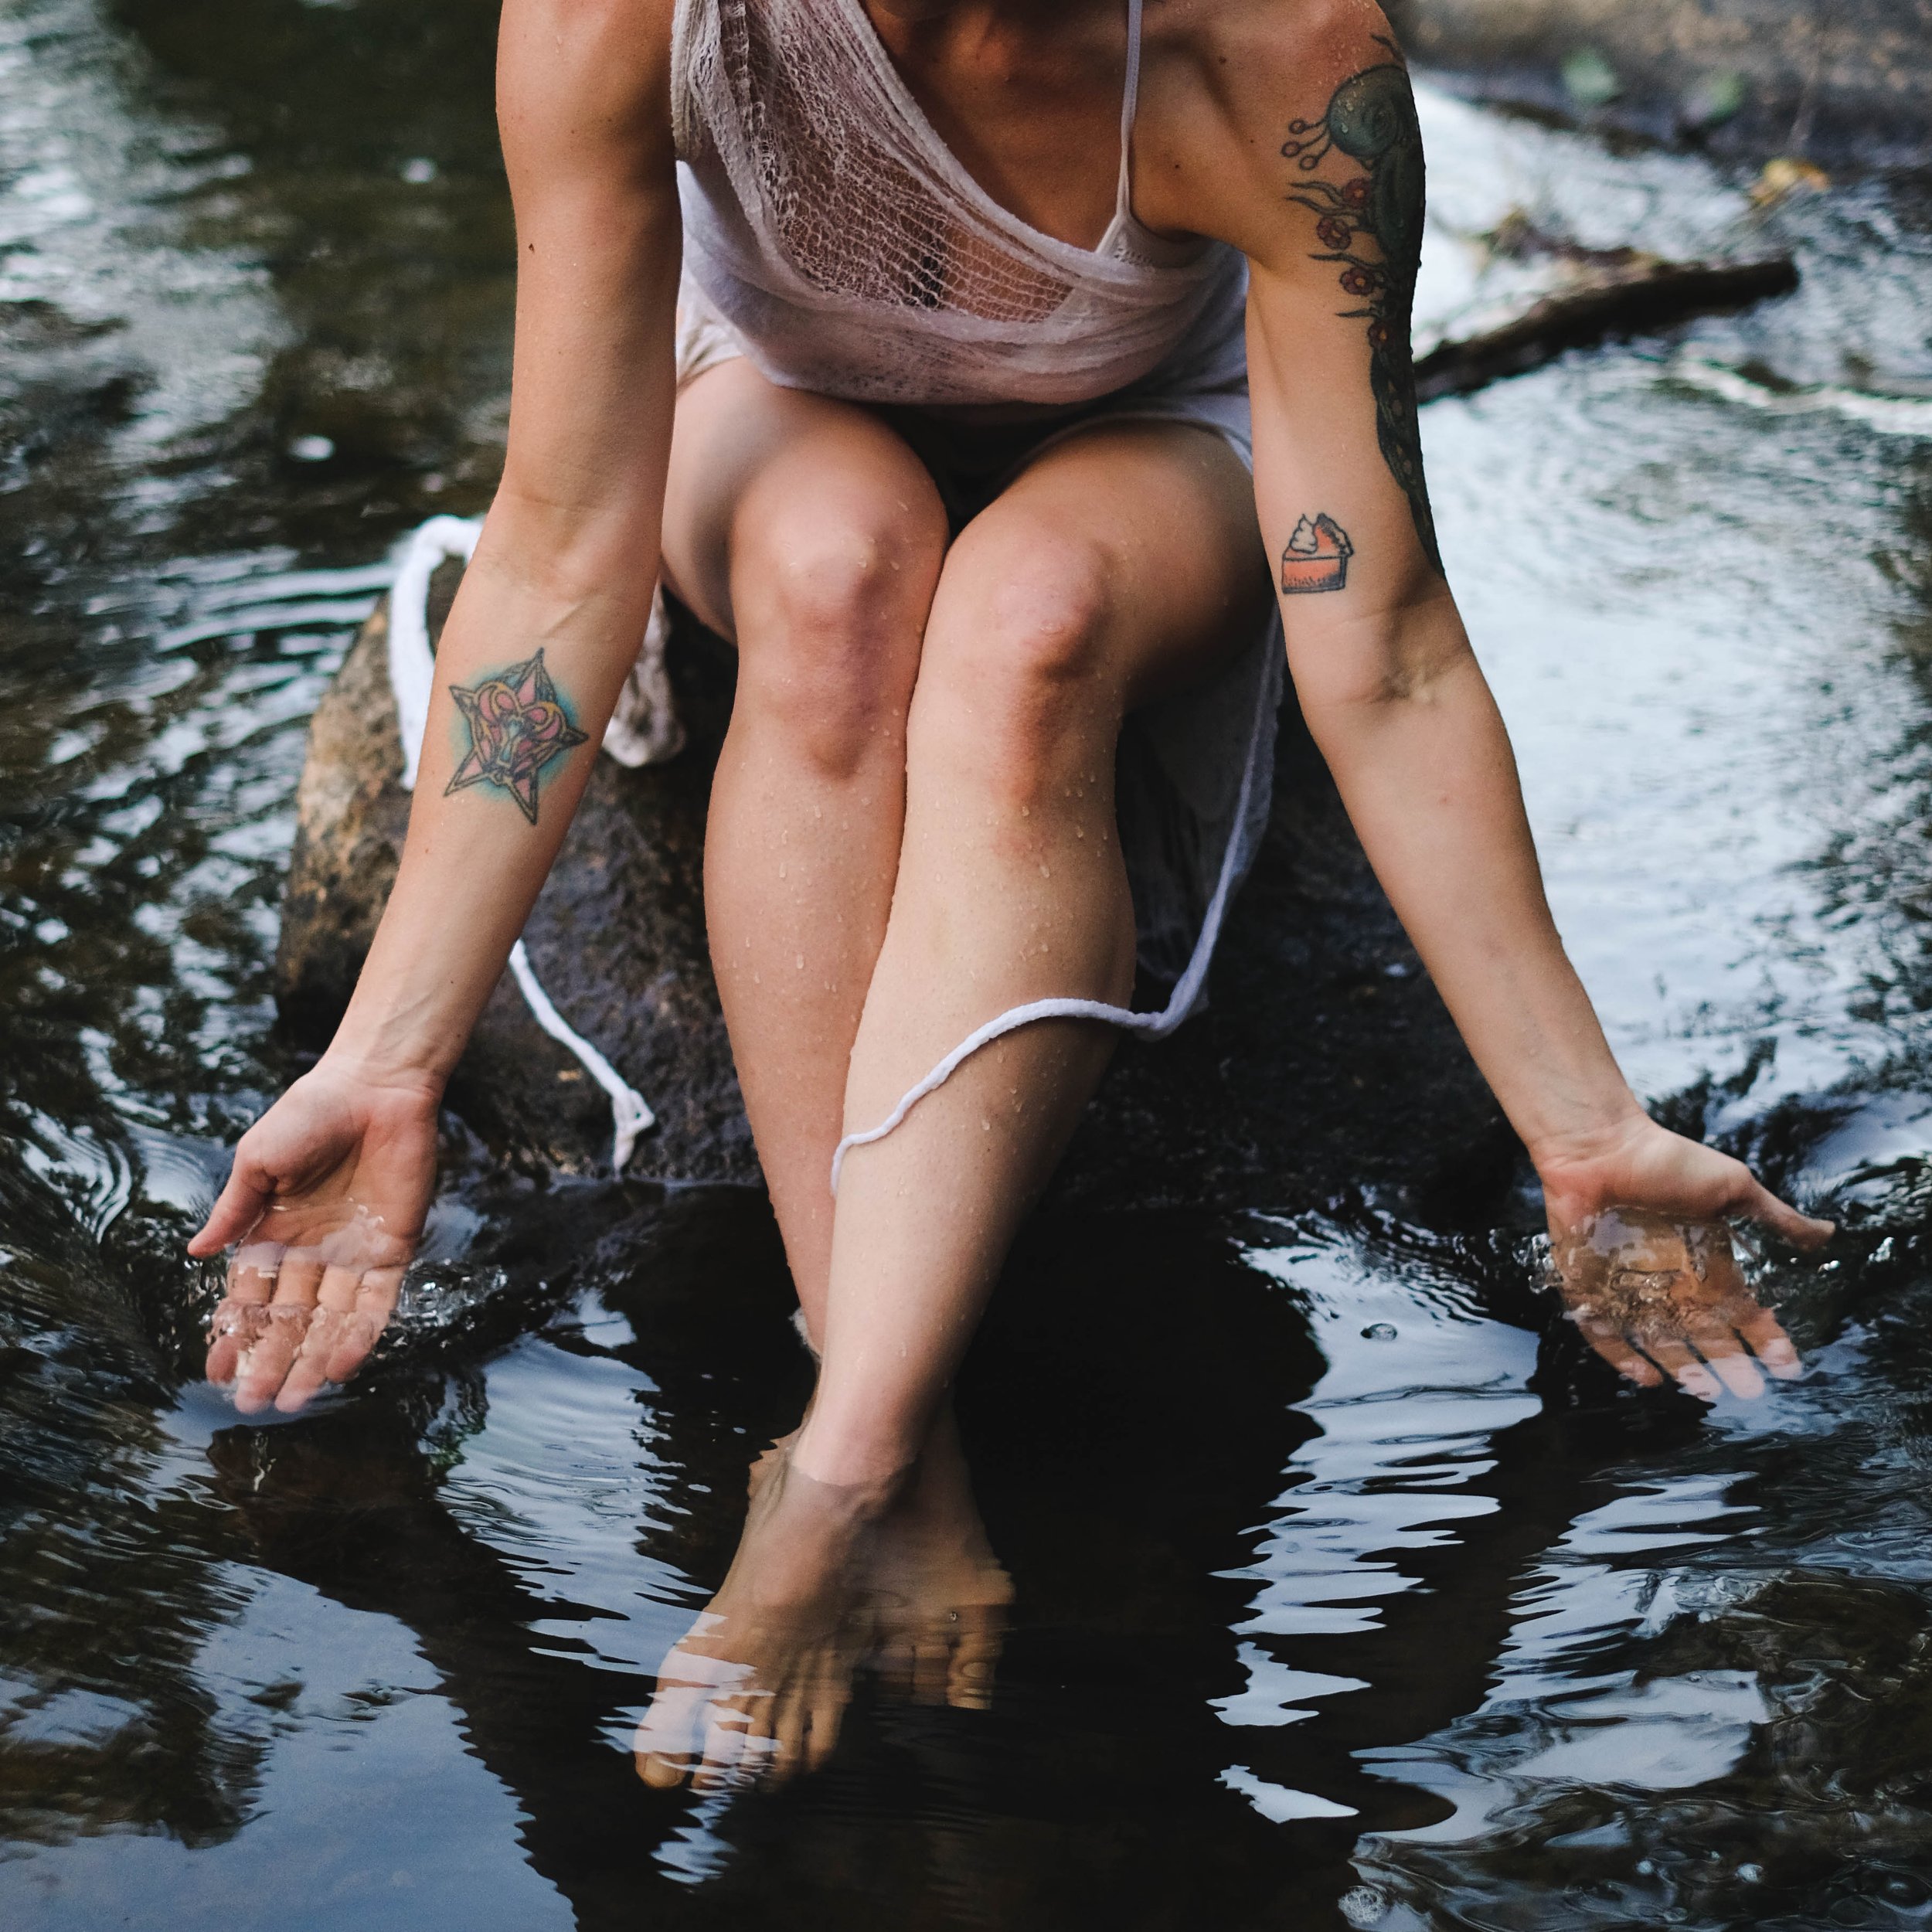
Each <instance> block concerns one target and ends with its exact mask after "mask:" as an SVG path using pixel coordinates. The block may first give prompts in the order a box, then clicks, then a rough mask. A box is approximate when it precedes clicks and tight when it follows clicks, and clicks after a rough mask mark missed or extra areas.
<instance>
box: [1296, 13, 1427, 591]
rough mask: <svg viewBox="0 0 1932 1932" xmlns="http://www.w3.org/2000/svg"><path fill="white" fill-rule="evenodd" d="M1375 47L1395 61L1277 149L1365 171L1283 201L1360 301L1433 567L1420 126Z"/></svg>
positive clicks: (1388, 419)
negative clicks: (1418, 366) (1422, 396)
mask: <svg viewBox="0 0 1932 1932" xmlns="http://www.w3.org/2000/svg"><path fill="white" fill-rule="evenodd" d="M1376 37H1377V39H1379V40H1380V36H1379V35H1378V36H1376ZM1381 44H1382V45H1383V46H1385V47H1387V48H1388V49H1389V54H1390V56H1392V57H1391V58H1390V59H1389V60H1386V61H1385V62H1383V63H1381V64H1379V66H1373V67H1365V68H1364V69H1363V70H1362V72H1361V73H1358V74H1352V75H1350V76H1349V78H1348V79H1347V80H1345V81H1343V82H1342V85H1341V86H1340V87H1338V88H1336V89H1335V93H1334V94H1333V95H1332V97H1330V99H1329V101H1328V107H1327V110H1326V111H1325V113H1324V114H1322V116H1321V119H1320V120H1319V121H1291V122H1290V123H1289V124H1288V134H1289V138H1288V139H1287V141H1284V142H1283V143H1282V144H1281V152H1282V154H1283V155H1284V157H1286V158H1287V159H1288V160H1290V161H1292V162H1294V165H1295V168H1296V170H1297V172H1299V173H1301V174H1303V175H1311V174H1313V172H1315V169H1316V168H1318V167H1320V166H1321V163H1322V162H1324V161H1325V159H1326V158H1328V155H1330V154H1331V153H1337V154H1341V155H1345V156H1346V157H1347V158H1349V160H1350V161H1352V162H1355V163H1357V164H1358V165H1359V166H1360V167H1362V168H1366V170H1367V172H1366V173H1365V174H1359V175H1353V176H1352V177H1351V178H1350V179H1349V180H1347V181H1345V182H1342V183H1341V184H1340V185H1336V184H1335V182H1329V181H1302V182H1297V183H1296V185H1295V189H1294V192H1293V193H1292V194H1291V195H1290V196H1288V199H1289V200H1290V201H1291V202H1294V203H1295V204H1296V205H1297V206H1299V207H1302V208H1306V209H1309V210H1311V212H1312V213H1314V214H1315V216H1317V217H1318V219H1317V221H1316V223H1315V239H1316V240H1317V241H1318V242H1319V243H1321V252H1320V253H1317V254H1316V255H1315V257H1314V259H1315V260H1317V261H1324V262H1338V263H1339V264H1341V267H1342V276H1341V281H1342V288H1343V289H1344V290H1345V291H1346V292H1347V293H1348V294H1351V295H1354V296H1357V297H1359V298H1360V299H1361V302H1362V306H1361V307H1360V308H1345V309H1343V310H1342V311H1340V313H1341V314H1342V315H1345V316H1350V317H1355V316H1359V317H1361V318H1363V319H1364V320H1366V321H1367V323H1368V325H1369V390H1370V393H1372V395H1373V396H1374V398H1375V410H1376V442H1377V443H1378V444H1380V446H1381V449H1382V460H1383V461H1384V462H1385V463H1386V464H1388V466H1389V474H1391V475H1392V476H1393V477H1394V478H1395V480H1396V482H1397V483H1399V484H1400V485H1401V486H1402V492H1403V495H1405V496H1406V497H1407V498H1408V499H1409V509H1410V514H1411V515H1413V517H1414V519H1415V522H1416V535H1417V536H1418V537H1419V538H1420V539H1421V541H1422V548H1423V554H1424V555H1425V556H1427V558H1428V560H1429V561H1430V563H1431V564H1432V565H1434V567H1435V569H1436V570H1437V571H1438V572H1440V570H1441V569H1442V558H1441V556H1440V553H1438V552H1437V549H1436V522H1435V518H1434V516H1433V515H1431V514H1430V509H1429V491H1428V486H1427V485H1426V484H1425V483H1424V482H1423V475H1422V436H1421V427H1420V423H1419V422H1418V420H1417V415H1416V378H1415V368H1414V365H1413V362H1412V360H1411V359H1410V349H1409V327H1410V313H1411V311H1412V310H1413V308H1414V306H1415V294H1416V270H1417V267H1418V266H1419V265H1420V262H1421V260H1422V197H1423V189H1422V131H1421V129H1420V128H1419V127H1418V126H1417V124H1416V103H1415V96H1414V95H1413V94H1412V93H1411V92H1410V87H1409V75H1408V71H1407V70H1406V68H1404V67H1403V65H1402V61H1401V57H1400V55H1398V54H1397V53H1396V49H1395V47H1394V46H1393V43H1390V42H1389V41H1386V40H1382V41H1381ZM1365 236H1366V238H1367V239H1368V240H1370V241H1372V243H1374V244H1375V250H1376V253H1375V257H1374V258H1373V259H1371V258H1369V257H1367V256H1365V255H1363V254H1362V253H1361V252H1360V244H1361V243H1362V239H1363V238H1364V237H1365Z"/></svg>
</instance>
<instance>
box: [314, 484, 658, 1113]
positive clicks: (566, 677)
mask: <svg viewBox="0 0 1932 1932" xmlns="http://www.w3.org/2000/svg"><path fill="white" fill-rule="evenodd" d="M644 520H645V521H646V522H648V524H649V525H650V526H651V527H649V528H648V529H644V528H641V527H638V528H634V529H632V530H631V532H630V536H631V541H630V543H628V544H627V545H625V546H624V549H628V552H629V554H628V556H624V555H611V556H606V557H603V558H600V557H598V556H597V555H596V554H595V553H594V552H593V553H590V554H584V553H582V552H581V551H580V552H579V553H577V555H576V556H574V557H573V556H570V555H569V554H567V553H566V555H565V556H562V557H559V556H558V553H557V545H556V533H555V532H554V531H553V530H551V529H549V528H548V527H546V526H548V525H549V522H551V519H549V518H548V517H546V515H543V514H542V513H540V512H532V510H531V509H529V508H528V507H526V506H524V505H519V503H518V502H516V500H515V498H514V497H513V496H511V495H508V493H506V495H505V498H499V500H498V505H497V507H496V509H494V510H493V511H492V513H491V516H490V519H489V521H488V524H487V525H486V526H485V530H484V533H483V536H482V537H481V540H480V541H479V542H478V546H477V550H476V555H475V556H474V560H472V562H471V565H470V567H469V569H468V571H467V572H466V573H465V574H464V580H463V584H462V587H461V590H460V591H459V592H458V594H457V600H456V604H455V605H454V608H453V609H452V610H451V614H450V619H449V622H448V624H447V626H446V627H445V628H444V634H443V639H442V644H441V647H440V650H439V651H438V654H437V668H436V682H435V688H434V692H433V695H432V696H431V699H430V711H429V723H428V729H427V732H426V733H425V734H424V739H423V752H422V761H421V766H420V773H419V775H418V777H417V789H416V796H415V800H414V802H413V805H412V808H411V810H410V824H409V832H408V836H407V838H406V841H405V843H404V845H403V859H402V864H401V866H400V869H399V871H398V872H397V875H396V885H395V887H394V889H393V891H392V893H391V894H390V896H389V904H388V906H387V907H386V910H385V911H384V913H383V920H382V923H381V925H380V927H379V928H378V930H377V933H376V940H375V942H374V944H372V947H370V949H369V958H368V960H367V961H366V964H365V965H364V967H363V970H362V976H361V978H360V979H359V981H358V983H357V985H356V988H355V995H354V997H353V998H352V1000H351V1002H350V1004H349V1011H348V1012H347V1013H346V1014H345V1016H344V1018H343V1020H342V1026H341V1027H340V1029H338V1032H337V1034H336V1037H335V1043H334V1044H333V1045H332V1047H331V1049H330V1053H331V1056H332V1058H334V1059H335V1060H337V1061H338V1063H347V1064H350V1065H353V1066H355V1067H356V1068H357V1069H358V1070H359V1071H361V1072H362V1073H365V1074H366V1075H368V1076H369V1077H372V1078H376V1079H379V1080H384V1081H388V1082H395V1081H398V1080H421V1081H423V1082H425V1083H430V1084H434V1085H438V1086H440V1083H441V1082H442V1081H443V1080H445V1079H447V1077H448V1074H449V1073H450V1070H451V1068H452V1067H453V1066H454V1065H455V1063H456V1060H457V1056H459V1055H460V1054H461V1052H462V1049H463V1046H464V1042H465V1040H466V1039H468V1036H469V1032H470V1029H471V1027H472V1026H474V1023H475V1020H476V1017H477V1015H478V1013H479V1012H481V1010H482V1007H483V1004H484V1002H485V1001H486V1000H487V999H488V998H489V995H490V992H491V991H492V988H494V987H495V985H496V982H497V981H498V978H499V977H500V976H501V975H502V971H503V967H504V962H505V959H506V958H507V957H508V956H509V951H510V948H511V947H512V945H513V944H515V940H516V937H517V935H518V934H519V933H520V932H521V931H522V928H523V923H524V921H525V920H526V918H527V917H529V910H530V907H531V906H532V904H533V903H535V901H536V896H537V893H538V892H539V890H540V889H542V886H543V881H544V879H545V878H546V876H548V874H549V869H550V866H551V865H552V862H553V861H554V859H556V853H557V849H558V847H559V846H560V845H561V843H562V842H563V835H564V833H565V832H566V829H567V828H568V827H569V825H570V818H571V815H572V814H573V812H574V811H575V810H576V808H577V801H578V799H579V798H580V796H581V795H582V793H583V787H584V785H585V784H586V782H587V780H588V778H589V776H590V770H591V766H592V762H593V760H594V757H595V756H596V753H597V746H598V743H599V742H600V739H601V737H602V736H603V732H604V726H605V724H606V723H607V722H608V720H609V719H610V716H611V711H612V709H613V708H614V706H615V704H616V702H617V693H618V692H619V690H620V689H621V686H622V685H623V682H624V677H625V675H626V674H627V673H628V671H629V669H630V667H631V663H632V661H633V660H634V658H635V656H636V655H637V650H638V643H639V641H640V639H641V638H642V636H643V633H644V626H645V620H646V617H647V614H648V610H649V606H650V598H651V589H652V586H653V584H654V583H655V557H656V529H655V521H656V519H655V514H652V515H650V516H649V517H648V519H644ZM546 551H548V552H549V556H550V559H551V561H549V563H546V562H545V561H544V560H543V555H544V553H545V552H546Z"/></svg>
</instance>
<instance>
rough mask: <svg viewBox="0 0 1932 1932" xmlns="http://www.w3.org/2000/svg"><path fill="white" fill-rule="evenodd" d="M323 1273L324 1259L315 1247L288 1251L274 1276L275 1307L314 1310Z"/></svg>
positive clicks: (285, 1251) (285, 1252)
mask: <svg viewBox="0 0 1932 1932" xmlns="http://www.w3.org/2000/svg"><path fill="white" fill-rule="evenodd" d="M324 1273H325V1270H324V1268H323V1266H322V1257H321V1255H320V1254H319V1253H318V1252H317V1251H316V1250H315V1249H314V1248H307V1247H302V1248H289V1249H287V1250H284V1253H283V1255H282V1264H281V1267H280V1268H279V1269H278V1270H277V1271H276V1275H275V1294H274V1302H275V1305H276V1306H277V1308H300V1309H302V1310H304V1311H307V1310H308V1309H310V1308H314V1307H315V1298H316V1296H317V1295H318V1294H320V1293H321V1286H322V1276H323V1274H324Z"/></svg>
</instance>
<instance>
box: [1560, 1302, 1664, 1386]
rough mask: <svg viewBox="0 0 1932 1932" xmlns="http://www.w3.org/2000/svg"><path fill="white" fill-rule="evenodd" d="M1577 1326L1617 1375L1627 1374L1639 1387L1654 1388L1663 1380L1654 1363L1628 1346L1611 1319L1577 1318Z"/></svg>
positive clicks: (1620, 1331) (1622, 1333) (1619, 1329)
mask: <svg viewBox="0 0 1932 1932" xmlns="http://www.w3.org/2000/svg"><path fill="white" fill-rule="evenodd" d="M1577 1327H1578V1328H1580V1329H1581V1330H1582V1331H1583V1335H1584V1338H1585V1339H1587V1341H1588V1342H1589V1343H1590V1346H1591V1347H1592V1348H1593V1349H1595V1350H1596V1351H1597V1353H1598V1354H1599V1355H1601V1356H1602V1357H1603V1359H1604V1360H1605V1361H1606V1362H1608V1363H1609V1364H1610V1366H1611V1367H1612V1368H1613V1369H1615V1370H1616V1371H1617V1373H1618V1374H1619V1375H1620V1376H1628V1377H1629V1378H1630V1379H1631V1381H1632V1382H1634V1383H1637V1384H1638V1386H1639V1387H1640V1388H1645V1389H1654V1388H1655V1387H1656V1386H1657V1385H1658V1383H1660V1382H1662V1380H1663V1377H1662V1376H1660V1375H1659V1374H1658V1372H1657V1365H1656V1364H1655V1362H1651V1361H1650V1360H1648V1359H1647V1358H1646V1357H1645V1356H1644V1355H1641V1354H1639V1353H1638V1351H1637V1350H1636V1349H1634V1348H1632V1347H1631V1345H1630V1343H1629V1342H1628V1341H1627V1340H1626V1339H1625V1338H1624V1332H1623V1330H1622V1329H1621V1328H1618V1327H1617V1325H1616V1324H1615V1323H1614V1321H1600V1320H1598V1319H1597V1318H1595V1317H1594V1316H1587V1317H1583V1318H1580V1319H1579V1320H1578V1321H1577Z"/></svg>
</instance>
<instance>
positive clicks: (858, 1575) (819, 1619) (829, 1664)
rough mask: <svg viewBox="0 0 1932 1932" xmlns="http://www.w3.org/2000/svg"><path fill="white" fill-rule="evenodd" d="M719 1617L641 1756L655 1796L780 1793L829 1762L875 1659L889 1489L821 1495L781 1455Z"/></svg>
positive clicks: (639, 1746)
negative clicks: (871, 1573)
mask: <svg viewBox="0 0 1932 1932" xmlns="http://www.w3.org/2000/svg"><path fill="white" fill-rule="evenodd" d="M760 1461H761V1462H762V1463H763V1464H764V1465H765V1472H764V1476H763V1478H762V1479H761V1480H760V1479H759V1477H758V1473H757V1471H756V1470H755V1469H754V1471H753V1500H752V1505H751V1510H750V1515H749V1517H748V1518H747V1521H746V1524H745V1533H744V1536H743V1540H742V1541H741V1542H740V1544H739V1546H738V1553H737V1555H736V1557H734V1558H733V1561H732V1565H731V1570H730V1574H729V1575H727V1576H726V1578H725V1580H724V1583H723V1587H721V1588H720V1589H719V1592H718V1594H717V1595H716V1597H713V1599H712V1600H711V1604H710V1606H709V1608H708V1609H706V1611H704V1612H703V1613H702V1614H701V1615H700V1616H699V1618H698V1620H697V1621H696V1623H695V1624H692V1627H691V1628H690V1630H689V1631H687V1632H686V1633H685V1635H684V1636H683V1637H682V1638H681V1639H680V1640H679V1641H678V1642H677V1643H676V1644H675V1645H673V1646H672V1650H671V1652H670V1654H669V1655H668V1656H667V1657H666V1658H665V1660H664V1664H663V1666H662V1668H661V1669H660V1670H659V1672H658V1691H657V1695H656V1696H655V1697H654V1698H653V1699H651V1708H650V1709H649V1710H648V1711H647V1712H646V1713H645V1718H644V1721H643V1723H641V1724H640V1725H639V1726H638V1733H637V1736H636V1739H635V1740H634V1745H633V1749H634V1751H635V1753H636V1755H637V1767H638V1776H639V1777H641V1778H642V1779H643V1780H644V1781H645V1783H646V1784H654V1785H661V1786H662V1785H672V1784H678V1783H679V1782H680V1781H682V1779H684V1778H685V1777H689V1779H690V1780H691V1782H692V1786H693V1787H695V1788H696V1789H697V1790H699V1791H714V1790H717V1789H719V1788H720V1787H728V1786H733V1785H743V1784H753V1783H757V1782H758V1781H762V1780H771V1781H777V1780H780V1779H783V1778H785V1777H790V1776H791V1774H793V1773H794V1772H795V1771H798V1770H812V1769H815V1768H816V1767H818V1765H820V1764H823V1763H824V1761H825V1758H826V1757H828V1755H829V1753H830V1752H831V1750H832V1746H833V1744H834V1743H835V1742H836V1740H837V1739H838V1726H839V1723H840V1722H841V1720H842V1718H843V1717H844V1715H845V1706H846V1705H847V1704H848V1703H849V1702H850V1701H851V1697H852V1676H853V1673H854V1672H855V1670H856V1669H857V1668H858V1666H859V1661H860V1659H861V1658H862V1657H863V1656H864V1655H865V1654H866V1651H868V1650H869V1648H871V1646H872V1638H873V1630H872V1619H871V1611H870V1605H869V1600H868V1592H867V1588H866V1570H867V1566H868V1564H867V1560H868V1557H869V1544H870V1543H871V1541H872V1538H873V1536H874V1535H875V1534H876V1529H877V1526H878V1523H879V1520H880V1519H881V1517H882V1515H883V1514H884V1512H885V1511H886V1508H887V1506H888V1505H889V1502H890V1501H891V1499H892V1494H891V1491H890V1490H889V1488H887V1489H866V1490H860V1489H858V1488H846V1487H845V1486H843V1485H838V1484H835V1483H826V1482H820V1481H818V1479H817V1478H815V1477H811V1476H808V1475H805V1474H804V1472H803V1471H801V1470H800V1469H798V1468H796V1467H794V1464H792V1462H791V1458H790V1456H789V1454H788V1453H787V1451H785V1450H784V1448H782V1447H781V1448H778V1449H774V1450H773V1451H768V1452H767V1455H766V1456H765V1457H764V1458H761V1459H760Z"/></svg>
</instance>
